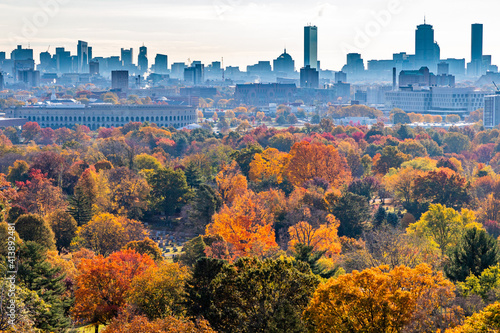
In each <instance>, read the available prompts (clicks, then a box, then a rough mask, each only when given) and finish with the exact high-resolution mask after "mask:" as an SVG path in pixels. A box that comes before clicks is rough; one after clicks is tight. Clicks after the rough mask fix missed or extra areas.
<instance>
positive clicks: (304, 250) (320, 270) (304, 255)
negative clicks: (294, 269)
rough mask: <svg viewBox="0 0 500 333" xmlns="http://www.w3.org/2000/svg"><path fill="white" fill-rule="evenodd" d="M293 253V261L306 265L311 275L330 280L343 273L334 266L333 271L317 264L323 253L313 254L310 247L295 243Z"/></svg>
mask: <svg viewBox="0 0 500 333" xmlns="http://www.w3.org/2000/svg"><path fill="white" fill-rule="evenodd" d="M293 252H294V258H295V260H297V261H302V262H304V263H306V264H308V265H309V268H311V272H312V273H313V274H316V275H319V276H321V277H322V278H324V279H328V278H331V277H333V276H335V275H337V274H340V273H342V272H343V270H342V269H340V268H339V266H336V267H335V268H334V269H328V268H326V267H324V265H322V264H321V263H320V262H319V260H320V259H321V257H322V256H323V255H324V254H325V251H319V252H315V251H314V249H313V247H312V246H306V245H304V244H300V243H297V244H296V245H295V247H294V249H293Z"/></svg>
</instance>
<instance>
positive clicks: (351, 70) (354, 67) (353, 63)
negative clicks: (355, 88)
mask: <svg viewBox="0 0 500 333" xmlns="http://www.w3.org/2000/svg"><path fill="white" fill-rule="evenodd" d="M342 72H344V73H346V74H347V75H348V76H349V80H350V81H356V80H359V79H363V76H364V72H365V62H364V60H363V58H361V54H359V53H349V54H348V55H347V63H346V64H345V65H344V67H342Z"/></svg>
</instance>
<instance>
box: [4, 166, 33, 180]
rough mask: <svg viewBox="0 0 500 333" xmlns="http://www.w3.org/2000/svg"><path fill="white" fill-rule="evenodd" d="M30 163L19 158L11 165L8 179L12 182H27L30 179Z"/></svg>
mask: <svg viewBox="0 0 500 333" xmlns="http://www.w3.org/2000/svg"><path fill="white" fill-rule="evenodd" d="M29 168H30V167H29V165H28V163H27V162H26V161H22V160H17V161H15V162H14V164H13V165H12V166H10V167H9V173H8V174H7V180H8V181H9V182H11V183H12V184H15V183H16V182H25V181H26V180H28V177H29V176H28V171H29Z"/></svg>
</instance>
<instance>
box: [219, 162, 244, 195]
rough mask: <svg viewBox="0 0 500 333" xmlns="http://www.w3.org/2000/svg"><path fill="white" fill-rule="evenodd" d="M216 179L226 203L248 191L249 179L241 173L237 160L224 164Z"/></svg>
mask: <svg viewBox="0 0 500 333" xmlns="http://www.w3.org/2000/svg"><path fill="white" fill-rule="evenodd" d="M215 180H216V181H217V186H218V188H219V193H220V194H221V197H222V199H223V200H224V202H225V203H231V202H233V201H234V199H235V198H236V197H237V196H239V195H242V194H244V193H245V192H246V191H247V186H248V183H247V179H246V177H245V176H243V175H242V174H241V171H240V169H239V167H238V163H236V161H232V162H231V163H230V164H225V165H223V166H222V169H221V171H220V172H219V173H218V174H217V177H216V178H215Z"/></svg>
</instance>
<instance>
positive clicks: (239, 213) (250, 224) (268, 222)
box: [206, 191, 278, 256]
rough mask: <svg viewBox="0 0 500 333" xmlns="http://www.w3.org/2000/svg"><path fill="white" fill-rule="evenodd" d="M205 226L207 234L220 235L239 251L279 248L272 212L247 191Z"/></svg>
mask: <svg viewBox="0 0 500 333" xmlns="http://www.w3.org/2000/svg"><path fill="white" fill-rule="evenodd" d="M212 220H213V222H212V223H210V224H209V225H208V226H207V228H206V234H207V235H220V236H222V237H223V238H224V240H225V241H227V242H228V243H229V244H231V245H232V246H233V250H234V252H235V253H236V255H239V256H245V255H258V256H263V255H265V254H267V253H269V252H271V251H274V250H277V247H278V245H277V244H276V239H275V235H274V230H273V228H272V223H273V215H272V214H270V213H269V212H268V210H267V209H266V208H265V207H264V206H263V205H262V203H261V202H259V200H257V198H256V196H255V194H253V193H252V192H250V191H248V192H246V193H245V194H244V195H242V196H238V197H236V199H235V200H234V201H233V203H232V205H231V206H230V207H229V206H227V205H226V204H225V205H224V206H223V207H222V209H221V210H220V212H218V213H216V214H215V215H214V216H213V218H212Z"/></svg>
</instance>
